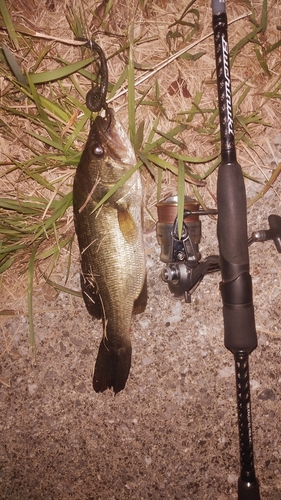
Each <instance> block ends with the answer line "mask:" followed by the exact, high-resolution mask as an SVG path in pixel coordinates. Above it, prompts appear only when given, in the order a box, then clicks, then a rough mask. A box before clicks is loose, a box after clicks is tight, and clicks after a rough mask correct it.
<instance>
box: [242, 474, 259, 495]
mask: <svg viewBox="0 0 281 500" xmlns="http://www.w3.org/2000/svg"><path fill="white" fill-rule="evenodd" d="M238 500H260V489H259V483H258V481H257V480H255V482H254V483H248V482H246V481H243V480H242V479H241V478H239V479H238Z"/></svg>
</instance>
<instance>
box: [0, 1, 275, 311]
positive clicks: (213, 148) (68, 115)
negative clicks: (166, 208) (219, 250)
mask: <svg viewBox="0 0 281 500" xmlns="http://www.w3.org/2000/svg"><path fill="white" fill-rule="evenodd" d="M69 5H72V7H69ZM7 6H8V10H9V13H10V16H11V19H12V23H13V26H14V27H15V31H16V39H14V41H13V40H12V39H11V33H10V32H9V33H7V31H6V30H2V31H1V39H2V43H4V44H5V46H6V47H8V48H9V50H10V51H11V53H12V55H13V57H14V58H15V60H16V61H17V64H18V67H19V68H20V69H21V72H22V73H23V74H27V75H32V74H38V73H42V72H49V74H50V76H51V74H52V72H53V71H54V70H55V69H58V68H61V67H65V64H66V63H65V61H67V64H71V63H76V62H77V61H81V60H82V58H85V57H89V54H86V53H83V51H81V48H79V47H77V46H75V45H74V44H73V45H71V44H66V43H59V42H57V41H52V40H48V39H44V38H42V37H40V36H29V35H28V34H25V33H20V31H19V29H18V28H17V26H18V25H19V24H20V25H21V26H25V27H26V28H28V29H31V30H35V31H36V32H40V33H42V34H46V35H48V36H49V37H57V38H61V39H68V40H69V39H74V35H79V30H80V32H81V30H82V32H83V33H84V34H85V35H86V36H88V37H89V36H94V38H95V40H96V41H97V43H99V44H100V45H101V46H102V48H103V49H104V51H105V53H106V55H107V57H108V68H109V76H110V87H109V98H110V99H111V101H112V106H113V107H114V108H115V110H117V113H118V115H119V116H120V118H121V120H122V121H123V123H124V124H125V125H127V126H128V128H130V129H131V132H132V130H134V127H135V130H136V136H135V145H136V146H137V149H138V150H139V152H140V158H141V160H142V161H143V162H144V163H145V164H146V166H147V167H149V170H146V169H145V168H143V169H142V172H143V178H144V184H145V194H146V200H145V206H146V207H147V221H146V229H147V230H151V228H153V227H154V222H155V221H154V220H153V217H154V218H155V204H156V202H157V197H158V198H159V197H163V196H164V195H166V194H167V193H171V192H175V190H176V186H177V178H176V173H177V167H178V161H179V160H183V161H184V164H185V173H186V183H185V192H186V194H189V195H191V196H193V197H194V196H196V197H198V199H200V201H201V202H202V203H203V204H204V205H207V206H212V207H214V206H215V203H216V174H217V166H218V164H219V153H220V143H219V127H218V115H217V90H216V79H215V61H214V48H213V38H212V36H207V35H208V34H210V35H211V33H212V16H211V7H210V1H209V0H196V1H194V2H192V1H191V2H190V8H189V9H187V10H189V12H187V13H186V15H184V16H182V15H183V12H184V11H185V9H186V7H187V6H186V2H184V1H179V2H176V3H169V2H167V1H165V0H158V1H155V2H152V1H145V0H140V1H139V2H131V1H129V0H123V1H119V2H117V1H115V0H113V1H112V2H111V1H110V2H108V3H100V2H95V1H92V2H84V3H81V2H80V1H79V2H78V0H77V1H73V2H71V3H70V2H69V3H68V2H62V1H61V2H59V1H56V0H54V2H52V1H46V2H45V4H44V5H43V6H42V7H41V6H40V11H38V10H36V8H34V3H33V2H32V1H29V2H21V3H20V2H18V1H14V2H13V1H12V0H11V1H10V2H8V3H7ZM262 9H263V10H262ZM107 11H108V12H107ZM249 12H251V14H250V15H247V14H248V13H249ZM227 13H228V20H229V21H234V22H233V23H232V24H231V26H230V28H229V44H230V48H233V49H235V47H236V48H237V44H239V43H240V44H241V45H242V42H243V40H244V44H243V45H242V46H241V48H237V50H233V52H232V88H233V98H234V110H235V115H236V139H237V150H238V157H239V161H240V163H241V165H242V167H243V171H244V174H245V176H246V177H247V178H248V179H249V180H247V189H248V192H249V193H250V195H249V198H250V199H249V203H251V202H253V201H254V200H255V199H256V198H257V197H258V196H261V195H262V194H263V192H264V191H265V189H266V188H268V189H273V187H274V185H273V182H274V179H275V178H276V177H277V175H278V174H279V171H280V166H279V165H271V164H267V163H266V161H267V160H266V159H267V158H270V157H272V152H271V150H270V149H271V148H270V142H271V139H272V138H273V137H274V136H275V135H277V134H278V133H279V128H278V124H279V121H280V111H281V107H280V95H281V94H280V90H279V88H280V85H281V82H280V64H281V63H280V60H281V57H280V56H281V53H280V52H281V49H280V34H281V31H280V26H279V23H280V0H271V1H269V2H265V1H263V2H261V1H258V2H254V1H250V0H248V1H246V0H245V1H240V2H228V5H227ZM266 13H267V16H265V14H266ZM2 14H3V12H2ZM241 16H244V17H243V18H242V19H240V20H237V21H235V19H237V18H239V17H241ZM101 19H102V21H101ZM132 20H134V39H135V41H134V60H135V68H134V78H135V80H137V79H138V78H139V77H141V76H143V75H144V74H145V72H147V71H148V72H150V71H151V70H153V68H155V66H156V65H158V64H159V63H161V62H163V61H166V60H167V58H168V57H169V56H171V55H172V54H174V53H176V52H178V51H180V50H182V49H183V48H185V47H186V46H189V45H190V44H191V43H194V46H193V48H192V49H190V50H188V51H187V52H186V53H185V54H184V56H183V57H178V58H176V59H175V60H174V61H173V62H171V63H169V64H168V63H167V64H166V65H165V66H164V68H163V69H161V70H160V71H158V72H157V73H156V74H154V75H153V76H149V75H150V73H148V78H147V80H145V81H144V82H143V83H141V84H140V85H137V86H135V95H134V96H132V95H130V96H129V102H130V103H131V105H132V99H133V98H134V101H133V104H135V106H134V113H133V115H128V94H127V93H125V94H124V95H122V96H120V97H118V93H119V92H120V90H122V89H124V88H126V86H127V83H128V81H127V71H128V66H129V31H130V29H131V28H132V24H131V23H132ZM4 25H5V22H3V21H2V26H4ZM254 30H256V32H255V36H254V35H253V32H254ZM81 34H82V33H81ZM251 34H252V35H251ZM246 36H248V39H247V40H245V37H246ZM204 37H205V39H204V40H203V41H202V39H203V38H204ZM16 46H17V49H16V48H15V47H16ZM91 71H94V68H93V67H92V66H88V67H87V68H85V69H82V70H81V71H80V72H74V73H73V74H72V75H71V76H65V77H64V78H60V79H58V80H54V81H51V79H50V80H49V81H48V78H47V77H46V78H45V80H44V82H43V83H36V78H35V80H32V77H31V82H29V87H24V86H23V85H24V84H23V83H21V84H19V83H18V78H16V77H15V76H14V75H13V74H12V72H11V68H10V67H9V64H7V61H6V60H5V57H4V54H3V52H2V54H1V69H0V90H1V101H0V109H1V122H0V125H1V128H0V146H1V153H0V175H1V193H0V199H1V206H0V232H1V242H0V252H1V253H0V257H1V260H0V271H1V272H2V275H1V280H2V287H3V290H4V292H6V293H8V294H9V295H10V297H8V304H9V306H8V308H10V309H15V310H16V309H17V306H16V305H15V301H14V298H16V300H17V297H18V294H20V295H21V293H23V292H21V290H24V287H23V283H26V272H28V270H29V273H28V276H29V280H31V281H30V282H31V283H33V280H34V279H36V280H40V279H41V277H42V275H43V273H44V275H45V276H48V277H50V276H51V275H52V272H53V270H54V269H56V266H58V262H59V259H60V258H61V259H62V261H63V262H64V263H65V273H64V277H63V278H62V279H61V284H62V285H65V286H67V276H68V274H67V273H68V269H69V266H70V260H71V252H72V249H73V246H72V243H73V241H74V227H73V217H72V207H71V187H72V179H73V176H74V172H75V167H76V165H77V162H78V160H79V155H80V153H81V150H82V148H83V144H84V142H85V140H86V136H87V131H88V123H87V118H88V117H89V112H87V109H86V108H85V103H84V96H85V92H86V91H87V90H88V89H89V86H90V79H91ZM130 76H131V77H132V75H129V77H130ZM32 81H33V85H32ZM24 88H25V91H24ZM36 99H37V100H36ZM38 102H39V104H38ZM55 106H56V107H55ZM131 108H132V106H131ZM83 113H86V116H83ZM87 113H88V114H87ZM128 116H129V118H128ZM134 116H135V118H134ZM133 119H134V120H135V122H134V123H132V120H133ZM130 120H131V121H130ZM129 121H130V123H129ZM175 132H176V134H175ZM174 134H175V135H174ZM208 159H209V160H208ZM272 186H273V187H272ZM148 214H149V215H148ZM75 259H77V247H76V244H75ZM20 276H22V278H19V277H20ZM19 283H20V290H19V289H18V284H19ZM30 294H32V286H31V288H30V287H29V296H30ZM13 304H14V306H13ZM5 309H6V308H5Z"/></svg>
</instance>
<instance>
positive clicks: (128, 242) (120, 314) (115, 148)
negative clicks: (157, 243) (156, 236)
mask: <svg viewBox="0 0 281 500" xmlns="http://www.w3.org/2000/svg"><path fill="white" fill-rule="evenodd" d="M135 164H136V156H135V152H134V150H133V147H132V145H131V143H130V140H129V138H128V136H127V134H126V132H125V130H124V128H123V126H122V124H121V123H120V121H119V120H118V119H117V117H116V115H115V112H114V110H113V109H112V108H107V110H106V114H105V116H104V117H103V116H101V115H99V116H97V117H96V119H95V120H94V121H93V122H92V124H91V128H90V132H89V136H88V139H87V142H86V145H85V148H84V150H83V152H82V155H81V158H80V161H79V164H78V167H77V170H76V173H75V177H74V183H73V210H74V224H75V231H76V234H77V238H78V244H79V249H80V256H81V280H80V281H81V288H82V296H83V299H84V302H85V305H86V308H87V310H88V312H89V313H90V314H91V315H92V316H93V317H94V318H102V320H103V338H102V341H101V343H100V346H99V350H98V355H97V359H96V363H95V367H94V371H93V388H94V390H95V391H96V392H103V391H105V390H106V389H111V388H112V389H113V391H114V393H115V394H117V393H118V392H120V391H121V390H123V389H124V387H125V385H126V382H127V378H128V376H129V372H130V368H131V356H132V344H131V321H132V315H133V314H137V313H141V312H143V311H144V310H145V308H146V304H147V276H146V262H145V251H144V242H143V222H142V221H143V193H142V182H141V176H140V172H139V170H138V169H137V170H135V171H134V172H133V174H132V175H131V176H130V177H129V178H128V179H127V180H126V182H125V183H124V184H123V185H122V186H121V187H119V188H118V189H117V190H116V191H115V192H114V194H112V195H111V196H110V197H109V198H108V199H107V201H105V202H104V203H103V204H102V205H101V206H100V207H99V208H98V209H97V210H95V207H96V206H97V204H98V203H99V202H100V201H101V200H102V198H103V197H104V196H105V195H106V194H107V193H108V191H109V190H110V189H111V188H112V187H113V186H114V185H115V184H116V183H117V182H118V181H119V180H120V179H121V178H122V177H123V176H124V174H126V173H127V172H128V171H129V170H130V169H131V168H132V167H133V166H134V165H135Z"/></svg>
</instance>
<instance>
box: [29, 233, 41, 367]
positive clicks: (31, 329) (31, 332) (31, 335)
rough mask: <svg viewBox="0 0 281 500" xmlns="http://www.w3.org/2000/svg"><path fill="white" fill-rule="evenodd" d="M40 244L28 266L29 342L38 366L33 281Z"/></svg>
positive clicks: (36, 247)
mask: <svg viewBox="0 0 281 500" xmlns="http://www.w3.org/2000/svg"><path fill="white" fill-rule="evenodd" d="M40 243H41V242H38V243H37V244H36V245H35V246H34V248H33V250H32V253H31V256H30V260H29V265H28V281H27V303H28V321H29V341H30V347H31V353H32V355H33V361H34V363H35V364H36V345H35V335H34V324H33V279H34V260H35V255H36V252H37V249H38V247H39V245H40Z"/></svg>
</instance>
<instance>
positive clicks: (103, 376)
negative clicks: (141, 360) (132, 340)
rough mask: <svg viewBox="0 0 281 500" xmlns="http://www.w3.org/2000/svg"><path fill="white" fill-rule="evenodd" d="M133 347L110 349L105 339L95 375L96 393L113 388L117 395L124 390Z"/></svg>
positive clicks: (102, 342) (99, 353) (100, 348)
mask: <svg viewBox="0 0 281 500" xmlns="http://www.w3.org/2000/svg"><path fill="white" fill-rule="evenodd" d="M131 356H132V346H131V345H130V344H129V345H126V346H125V347H121V348H119V349H117V348H116V349H112V348H111V349H109V348H108V347H107V346H106V345H105V341H104V339H103V340H102V341H101V343H100V347H99V352H98V357H97V360H96V365H95V369H94V375H93V387H94V390H95V391H96V392H103V391H105V390H106V389H110V388H111V387H112V388H113V390H114V392H115V394H117V392H120V391H122V389H124V387H125V385H126V382H127V378H128V375H129V372H130V368H131Z"/></svg>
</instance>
